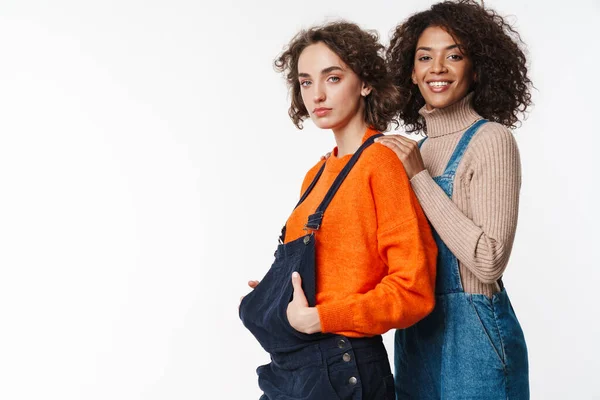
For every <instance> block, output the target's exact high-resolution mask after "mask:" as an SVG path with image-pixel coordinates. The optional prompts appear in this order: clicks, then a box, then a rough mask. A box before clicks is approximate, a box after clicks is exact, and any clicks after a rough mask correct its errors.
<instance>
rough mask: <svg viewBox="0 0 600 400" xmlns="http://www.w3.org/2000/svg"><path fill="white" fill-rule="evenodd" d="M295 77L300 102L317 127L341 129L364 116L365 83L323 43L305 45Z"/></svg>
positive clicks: (366, 93)
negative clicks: (300, 97) (298, 87)
mask: <svg viewBox="0 0 600 400" xmlns="http://www.w3.org/2000/svg"><path fill="white" fill-rule="evenodd" d="M298 81H299V83H300V91H301V95H302V101H303V102H304V106H305V107H306V109H307V110H308V114H309V115H310V118H311V119H312V120H313V122H314V123H315V125H317V126H318V127H319V128H321V129H333V130H336V129H343V128H344V127H346V126H347V125H348V124H349V123H350V122H355V121H363V120H364V107H365V104H364V99H363V97H364V96H367V95H368V94H369V93H370V91H371V89H370V88H369V87H367V86H366V85H365V84H363V82H361V80H360V78H359V77H358V75H356V73H355V72H354V71H352V69H350V68H349V67H348V66H347V65H346V64H345V63H344V62H343V61H342V60H341V59H340V57H339V56H338V55H337V54H336V53H334V52H333V51H331V49H329V47H327V46H326V45H325V44H324V43H320V42H319V43H316V44H312V45H310V46H308V47H306V48H305V49H304V50H303V51H302V53H301V54H300V58H299V59H298Z"/></svg>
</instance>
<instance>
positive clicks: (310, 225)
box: [279, 133, 383, 243]
mask: <svg viewBox="0 0 600 400" xmlns="http://www.w3.org/2000/svg"><path fill="white" fill-rule="evenodd" d="M380 136H383V134H381V133H379V134H376V135H373V136H371V137H369V138H368V139H367V140H366V141H365V142H364V143H363V144H362V145H361V146H360V147H359V148H358V150H356V152H355V153H354V154H353V155H352V158H351V159H350V160H349V161H348V163H347V164H346V165H345V166H344V168H343V169H342V170H341V171H340V173H339V174H338V176H337V177H336V178H335V180H334V181H333V184H332V185H331V187H330V188H329V191H327V194H325V197H324V198H323V201H322V202H321V204H319V206H318V207H317V210H316V211H315V213H314V214H312V215H309V216H308V222H307V223H306V225H304V227H305V228H307V229H311V230H318V229H319V228H320V226H321V220H322V219H323V214H324V213H325V210H326V209H327V206H328V205H329V203H331V200H333V196H335V194H336V192H337V191H338V189H339V188H340V186H341V185H342V182H343V181H344V179H346V177H347V176H348V174H349V173H350V170H351V169H352V167H353V166H354V164H356V162H357V161H358V157H360V155H361V153H362V152H363V151H364V150H365V149H366V148H367V147H369V146H370V145H372V144H373V143H374V140H375V139H376V138H378V137H380ZM325 164H326V162H324V163H323V165H322V166H321V169H319V172H317V175H315V177H314V179H313V181H312V182H311V184H310V185H309V186H308V188H307V189H306V190H305V191H304V194H303V195H302V197H300V201H298V204H296V207H294V209H296V208H297V207H298V206H299V205H300V204H302V202H303V201H304V200H306V198H307V197H308V195H309V193H310V192H311V191H312V190H313V188H314V187H315V185H316V184H317V181H318V180H319V178H320V177H321V174H322V173H323V170H324V169H325ZM285 231H286V227H285V226H284V227H283V228H282V229H281V235H280V236H279V243H283V242H284V241H285Z"/></svg>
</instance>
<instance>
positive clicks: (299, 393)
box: [240, 136, 395, 400]
mask: <svg viewBox="0 0 600 400" xmlns="http://www.w3.org/2000/svg"><path fill="white" fill-rule="evenodd" d="M375 137H376V136H372V137H371V138H369V139H368V140H367V141H366V142H365V143H364V144H363V145H362V146H361V148H359V150H358V151H357V152H356V153H355V154H354V156H353V157H352V158H351V159H350V161H349V162H348V164H347V165H346V166H345V167H344V168H343V169H342V171H341V172H340V174H339V175H338V177H337V178H336V180H335V181H334V183H333V184H332V186H331V188H330V189H329V191H328V193H327V194H326V195H325V198H324V199H323V202H322V203H321V204H320V205H319V207H317V210H316V211H315V213H314V214H312V215H311V216H309V218H308V222H307V227H308V228H309V229H308V230H307V232H308V231H311V233H307V234H306V235H305V236H303V237H300V238H298V239H296V240H293V241H291V242H289V243H285V244H284V241H285V228H284V229H283V230H282V236H281V244H280V245H279V246H278V248H277V251H276V252H275V261H274V262H273V265H272V266H271V268H270V269H269V271H268V272H267V274H266V275H265V277H264V278H263V279H262V280H261V282H260V283H259V284H258V286H257V287H256V288H255V289H254V290H253V291H252V292H251V293H249V294H248V295H247V296H245V297H244V298H243V300H242V302H241V304H240V318H241V320H242V322H243V323H244V325H245V326H246V328H248V330H250V332H251V333H252V334H253V335H254V336H255V337H256V339H257V340H258V342H259V343H260V345H261V346H262V347H263V348H264V349H265V350H266V351H267V352H269V353H270V355H271V362H270V363H268V364H266V365H263V366H260V367H258V369H257V370H256V372H257V374H258V383H259V387H260V388H261V390H262V391H263V393H264V394H263V395H262V397H261V400H276V399H277V400H300V399H302V400H338V399H339V400H350V399H352V400H380V399H382V400H392V399H394V398H395V393H394V379H393V376H392V373H391V369H390V365H389V361H388V356H387V353H386V350H385V347H384V345H383V342H382V340H381V336H375V337H372V338H358V339H350V338H347V337H344V336H340V335H332V334H322V333H318V334H312V335H307V334H304V333H300V332H298V331H296V330H295V329H294V328H292V326H291V325H290V323H289V321H288V319H287V306H288V304H289V302H290V301H291V299H292V295H293V287H292V284H291V277H292V272H294V271H298V272H299V273H300V275H301V276H302V287H303V289H304V293H305V294H306V298H307V300H308V303H309V305H310V306H314V305H315V302H316V277H315V272H316V270H315V235H314V234H313V233H312V231H314V230H318V229H319V227H320V224H321V221H322V218H323V215H324V213H325V210H326V208H327V205H328V204H329V202H331V200H332V198H333V196H334V195H335V193H336V191H337V189H338V188H339V187H340V185H341V184H342V182H343V180H344V178H345V177H346V176H347V175H348V173H349V172H350V170H351V169H352V167H353V166H354V164H355V163H356V161H357V160H358V157H359V156H360V154H361V153H362V151H363V150H364V149H365V148H367V147H368V146H369V145H371V144H372V143H373V139H375ZM323 168H324V165H323V167H322V168H321V170H320V171H319V172H318V173H317V175H316V176H315V178H314V180H313V182H312V183H311V185H310V186H309V187H308V189H307V190H306V192H305V193H304V194H303V196H302V198H301V199H300V202H299V203H298V204H300V203H301V202H302V201H303V200H304V199H305V198H306V197H307V195H308V193H309V192H310V190H312V188H313V187H314V185H315V183H316V182H317V180H318V179H319V177H320V176H321V173H322V171H323Z"/></svg>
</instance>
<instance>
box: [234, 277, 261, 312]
mask: <svg viewBox="0 0 600 400" xmlns="http://www.w3.org/2000/svg"><path fill="white" fill-rule="evenodd" d="M258 282H259V281H248V286H250V288H251V289H254V288H255V287H257V286H258ZM243 299H244V296H242V297H240V304H241V303H242V300H243ZM238 308H240V306H239V305H238Z"/></svg>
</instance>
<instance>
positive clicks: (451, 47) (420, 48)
mask: <svg viewBox="0 0 600 400" xmlns="http://www.w3.org/2000/svg"><path fill="white" fill-rule="evenodd" d="M455 48H458V49H459V50H460V45H458V44H453V45H450V46H448V47H446V48H445V49H444V50H452V49H455ZM419 50H425V51H431V50H432V48H431V47H417V50H416V51H419Z"/></svg>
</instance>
